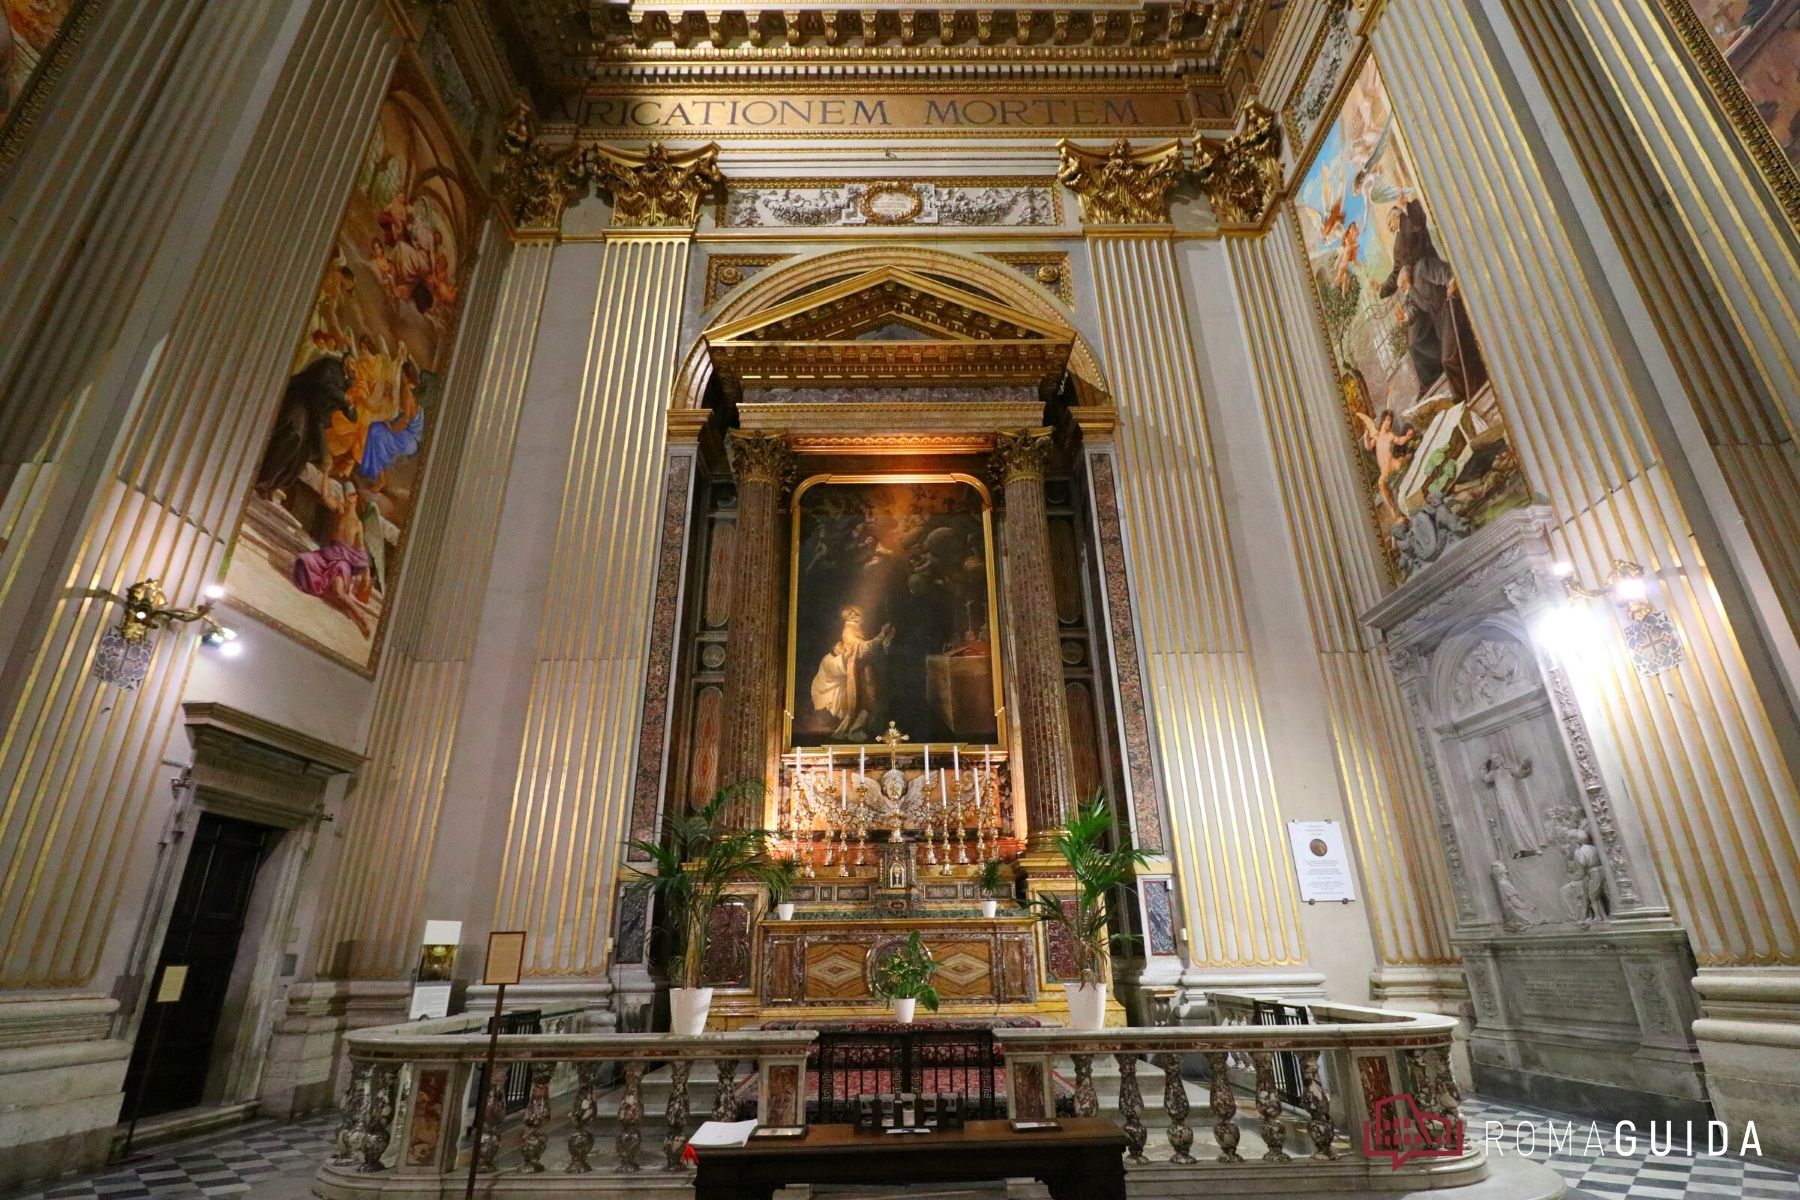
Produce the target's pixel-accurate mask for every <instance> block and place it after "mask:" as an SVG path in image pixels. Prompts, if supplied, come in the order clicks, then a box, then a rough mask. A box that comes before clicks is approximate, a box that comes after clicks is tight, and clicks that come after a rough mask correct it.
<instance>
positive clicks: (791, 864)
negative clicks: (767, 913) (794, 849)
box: [765, 858, 800, 921]
mask: <svg viewBox="0 0 1800 1200" xmlns="http://www.w3.org/2000/svg"><path fill="white" fill-rule="evenodd" d="M772 866H773V870H772V871H771V872H770V873H769V877H768V879H767V880H765V882H766V883H767V884H768V885H769V903H770V904H773V905H774V906H775V915H776V916H777V917H778V918H780V919H781V920H783V921H791V920H793V919H794V902H793V901H792V900H789V899H788V897H789V896H791V895H793V894H794V886H795V885H796V884H798V883H799V882H800V860H799V859H796V858H778V859H776V860H775V862H774V863H773V864H772Z"/></svg>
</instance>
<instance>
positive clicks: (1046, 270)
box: [982, 250, 1075, 308]
mask: <svg viewBox="0 0 1800 1200" xmlns="http://www.w3.org/2000/svg"><path fill="white" fill-rule="evenodd" d="M982 257H984V258H991V259H993V260H994V261H995V262H1002V263H1005V264H1006V265H1007V266H1009V267H1011V268H1013V269H1014V270H1015V271H1017V272H1019V274H1021V275H1023V276H1025V277H1026V278H1027V279H1029V280H1031V281H1032V282H1033V283H1035V284H1037V285H1038V286H1039V287H1042V288H1043V289H1045V290H1046V291H1048V292H1051V293H1053V294H1054V295H1055V296H1056V297H1057V299H1059V300H1061V301H1062V302H1063V303H1064V304H1065V305H1067V306H1068V307H1070V308H1074V307H1075V283H1074V279H1073V272H1072V271H1071V270H1070V269H1069V256H1068V254H1067V253H1066V252H1064V251H1061V250H1049V251H1045V250H1025V251H1003V252H991V253H987V254H984V255H983V256H982Z"/></svg>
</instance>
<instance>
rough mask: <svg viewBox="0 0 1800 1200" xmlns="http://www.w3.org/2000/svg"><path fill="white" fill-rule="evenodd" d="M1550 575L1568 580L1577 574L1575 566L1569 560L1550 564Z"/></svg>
mask: <svg viewBox="0 0 1800 1200" xmlns="http://www.w3.org/2000/svg"><path fill="white" fill-rule="evenodd" d="M1550 574H1552V575H1554V576H1555V577H1556V578H1558V579H1567V578H1569V576H1571V575H1573V574H1575V564H1574V563H1572V562H1570V561H1568V560H1567V559H1563V560H1561V561H1559V562H1553V563H1551V564H1550Z"/></svg>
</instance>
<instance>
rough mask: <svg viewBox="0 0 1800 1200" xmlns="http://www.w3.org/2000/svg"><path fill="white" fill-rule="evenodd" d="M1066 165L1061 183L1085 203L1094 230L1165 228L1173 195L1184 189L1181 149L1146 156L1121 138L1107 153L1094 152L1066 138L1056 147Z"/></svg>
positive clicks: (1157, 149) (1173, 146) (1164, 147)
mask: <svg viewBox="0 0 1800 1200" xmlns="http://www.w3.org/2000/svg"><path fill="white" fill-rule="evenodd" d="M1056 149H1057V151H1058V153H1059V154H1060V155H1061V156H1062V163H1061V165H1060V166H1059V167H1058V168H1057V171H1056V177H1057V178H1058V179H1060V180H1061V181H1062V182H1063V183H1064V184H1066V185H1067V186H1068V188H1069V190H1070V191H1072V192H1074V193H1075V194H1076V195H1077V196H1079V197H1080V198H1081V216H1082V219H1083V220H1085V221H1087V222H1088V223H1089V224H1090V225H1163V224H1167V223H1168V220H1169V193H1170V192H1172V191H1174V190H1175V189H1176V188H1177V187H1178V186H1180V184H1181V176H1182V171H1183V165H1182V161H1181V143H1180V142H1164V143H1162V144H1161V145H1159V146H1152V147H1148V148H1146V149H1143V150H1135V149H1133V148H1132V145H1131V142H1130V141H1129V140H1127V139H1125V138H1120V139H1119V140H1118V141H1116V142H1114V143H1113V144H1112V145H1111V146H1110V147H1109V148H1108V149H1106V150H1105V151H1097V150H1089V149H1087V148H1085V147H1083V146H1078V145H1076V144H1075V143H1074V142H1071V141H1069V140H1068V139H1067V138H1064V139H1063V140H1062V141H1060V142H1058V143H1057V144H1056Z"/></svg>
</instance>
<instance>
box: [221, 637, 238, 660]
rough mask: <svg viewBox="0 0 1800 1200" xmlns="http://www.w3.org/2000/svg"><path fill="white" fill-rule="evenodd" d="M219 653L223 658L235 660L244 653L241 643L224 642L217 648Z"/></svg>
mask: <svg viewBox="0 0 1800 1200" xmlns="http://www.w3.org/2000/svg"><path fill="white" fill-rule="evenodd" d="M219 653H220V654H221V655H222V656H223V657H225V658H237V657H239V656H240V655H242V654H243V653H244V645H243V643H242V642H229V641H228V642H226V643H225V644H224V645H222V646H220V647H219Z"/></svg>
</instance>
